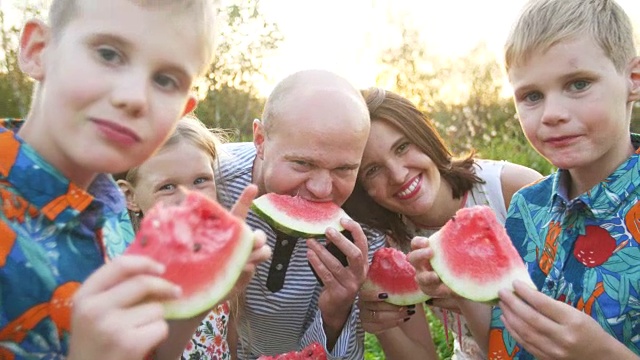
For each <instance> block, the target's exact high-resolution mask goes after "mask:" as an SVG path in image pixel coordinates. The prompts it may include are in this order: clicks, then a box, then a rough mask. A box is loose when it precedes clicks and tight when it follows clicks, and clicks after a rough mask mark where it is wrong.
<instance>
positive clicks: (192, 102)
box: [182, 94, 198, 116]
mask: <svg viewBox="0 0 640 360" xmlns="http://www.w3.org/2000/svg"><path fill="white" fill-rule="evenodd" d="M196 106H198V99H196V97H195V96H194V95H193V94H190V95H189V98H188V99H187V104H186V105H185V106H184V111H183V112H182V116H185V115H187V114H188V113H190V112H192V111H193V110H195V109H196Z"/></svg>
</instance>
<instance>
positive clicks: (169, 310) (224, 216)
mask: <svg viewBox="0 0 640 360" xmlns="http://www.w3.org/2000/svg"><path fill="white" fill-rule="evenodd" d="M252 247H253V233H252V231H251V229H250V228H249V227H248V226H247V225H246V224H245V223H244V222H243V221H242V220H240V219H239V218H237V217H235V216H233V215H232V214H231V213H229V212H228V211H227V210H226V209H224V208H223V207H222V206H220V205H219V204H218V203H217V202H215V201H213V200H211V199H209V198H207V197H206V196H205V195H202V194H201V193H199V192H188V194H187V196H186V198H185V200H184V201H183V202H182V203H181V204H179V205H165V204H163V203H158V204H156V205H155V206H154V207H153V208H152V209H151V210H150V211H149V212H148V213H147V214H145V216H144V218H143V220H142V222H141V224H140V230H139V231H138V233H137V234H136V238H135V240H134V242H133V243H132V244H131V246H130V247H129V248H128V249H127V251H126V252H125V253H126V254H133V255H144V256H148V257H151V258H153V259H154V260H156V261H158V262H160V263H162V264H164V265H165V266H166V271H165V273H164V274H163V277H164V278H165V279H167V280H169V281H171V282H173V283H175V284H177V285H179V286H180V287H181V288H182V297H181V298H180V299H178V300H174V301H171V302H168V303H166V304H165V317H167V318H169V319H181V318H191V317H193V316H195V315H198V314H200V313H202V312H204V311H207V310H209V309H211V308H212V307H213V306H215V305H216V304H217V303H218V302H219V301H220V300H222V299H223V298H224V297H225V296H226V295H227V293H228V292H229V291H230V290H231V288H232V287H233V285H234V284H235V282H236V280H237V279H238V277H239V276H240V273H241V272H242V269H243V267H244V265H245V264H246V262H247V260H248V258H249V254H250V253H251V249H252Z"/></svg>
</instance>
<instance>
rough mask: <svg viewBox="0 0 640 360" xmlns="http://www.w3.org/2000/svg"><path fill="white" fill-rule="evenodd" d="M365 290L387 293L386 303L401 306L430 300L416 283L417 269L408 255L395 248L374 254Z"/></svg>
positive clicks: (363, 287)
mask: <svg viewBox="0 0 640 360" xmlns="http://www.w3.org/2000/svg"><path fill="white" fill-rule="evenodd" d="M362 289H363V290H373V291H375V292H378V293H387V295H388V298H387V299H385V301H386V302H388V303H390V304H394V305H399V306H406V305H413V304H418V303H421V302H424V301H427V300H429V296H427V295H426V294H425V293H423V292H422V291H421V290H420V287H419V286H418V282H417V281H416V269H415V268H414V267H413V266H412V265H411V264H410V263H409V260H408V259H407V255H406V254H405V253H403V252H402V251H400V250H397V249H394V248H382V249H378V250H376V252H375V253H373V259H372V260H371V265H370V266H369V272H368V273H367V278H366V280H365V282H364V284H363V285H362Z"/></svg>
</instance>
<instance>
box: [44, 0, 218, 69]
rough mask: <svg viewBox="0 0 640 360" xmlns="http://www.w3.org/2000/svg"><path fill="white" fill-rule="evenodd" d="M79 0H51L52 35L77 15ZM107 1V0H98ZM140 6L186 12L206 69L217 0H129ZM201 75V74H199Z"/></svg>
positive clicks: (211, 51)
mask: <svg viewBox="0 0 640 360" xmlns="http://www.w3.org/2000/svg"><path fill="white" fill-rule="evenodd" d="M79 1H80V0H51V5H50V7H49V15H48V19H49V26H51V31H52V33H53V35H54V37H56V36H58V35H59V34H60V33H62V31H63V30H64V28H65V26H66V25H67V24H68V23H69V22H70V21H71V20H72V19H73V18H74V17H75V16H77V15H78V11H79V6H78V2H79ZM99 1H108V0H99ZM129 1H131V2H133V3H135V4H137V5H138V6H142V7H150V6H156V7H162V6H173V7H174V8H175V10H176V13H180V14H188V15H189V16H190V17H191V19H190V26H194V27H195V28H196V29H197V30H198V33H199V34H201V35H202V43H203V44H202V45H203V50H204V53H205V55H206V57H205V59H206V66H205V69H203V71H206V70H208V67H209V64H210V63H211V62H212V61H213V57H214V53H215V33H216V27H217V21H216V16H217V13H218V8H219V5H218V0H179V1H176V0H129ZM200 75H202V74H200Z"/></svg>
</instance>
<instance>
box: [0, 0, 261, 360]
mask: <svg viewBox="0 0 640 360" xmlns="http://www.w3.org/2000/svg"><path fill="white" fill-rule="evenodd" d="M214 14H215V8H214V6H213V4H212V3H211V2H210V1H207V0H185V1H179V2H177V1H160V0H158V1H141V0H139V1H138V0H109V1H92V0H76V1H73V0H54V1H53V3H52V5H51V10H50V16H49V22H48V23H47V24H45V23H43V22H41V21H38V20H31V21H28V22H27V23H26V25H25V26H24V29H23V33H22V37H21V40H20V55H19V63H20V66H21V69H22V70H23V71H24V72H25V73H27V74H28V75H29V76H31V77H32V78H33V79H34V80H36V81H37V83H38V84H37V88H36V91H35V93H34V98H33V102H32V104H31V108H30V111H29V114H28V116H27V119H26V120H25V121H24V122H22V121H17V120H11V119H6V120H3V121H2V122H1V124H0V125H2V127H0V202H1V205H2V206H0V209H2V211H1V212H0V358H7V359H14V358H18V359H19V358H31V357H36V358H53V357H64V356H67V358H69V359H141V358H143V357H145V356H147V355H148V354H155V355H157V357H158V358H176V357H177V356H178V355H179V354H180V353H181V351H182V348H183V347H184V345H185V344H186V342H187V340H188V338H189V337H190V336H191V334H192V333H193V329H195V327H196V326H197V324H198V323H199V321H200V319H190V320H189V321H185V322H180V323H173V324H171V326H169V324H168V323H167V322H166V321H164V319H163V310H162V306H161V301H163V300H166V299H170V298H173V297H176V296H179V294H180V289H179V288H178V287H177V286H176V285H174V284H170V283H168V282H166V281H164V280H162V279H161V278H159V277H158V276H157V275H158V274H161V273H162V271H163V268H162V266H161V265H159V264H157V263H155V262H152V261H150V260H149V259H144V258H139V257H138V258H134V257H128V256H122V257H118V258H116V259H114V260H113V261H108V259H110V258H111V257H113V256H115V255H117V254H119V253H121V252H122V251H123V250H124V249H125V248H126V246H127V245H128V244H129V243H130V241H131V239H132V231H131V226H130V223H129V222H128V219H127V218H126V215H125V214H126V210H125V208H124V202H123V200H122V197H121V194H120V193H119V190H118V188H117V186H116V185H115V183H114V182H113V180H112V179H111V178H110V177H109V176H108V175H105V174H106V173H116V172H121V171H124V170H126V169H128V168H131V167H133V166H136V165H139V164H140V163H142V162H143V161H144V160H145V159H146V158H148V157H149V156H150V155H151V154H152V153H153V152H154V151H155V150H156V149H157V148H158V147H159V146H160V145H161V144H162V142H163V141H164V140H165V139H166V137H167V136H168V135H169V134H170V132H171V131H172V129H173V128H174V127H175V124H176V122H177V121H178V119H179V118H180V116H181V115H183V114H185V113H186V112H189V111H190V110H192V109H193V107H194V106H195V100H194V98H193V97H192V96H191V95H190V90H191V88H192V84H193V82H194V80H195V79H196V78H197V77H198V76H199V75H200V74H202V73H203V71H204V70H206V69H207V68H208V66H209V63H210V61H211V58H212V54H213V42H212V40H213V34H212V27H213V18H214ZM253 193H255V190H254V191H253ZM249 197H251V194H249ZM244 200H247V199H246V198H245V199H244ZM246 211H247V208H246V201H245V202H244V203H243V205H242V206H239V207H238V209H237V210H236V212H237V213H238V214H239V215H243V214H244V213H246ZM259 240H260V241H262V240H263V239H259ZM260 241H257V243H260ZM105 263H106V265H105Z"/></svg>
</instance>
